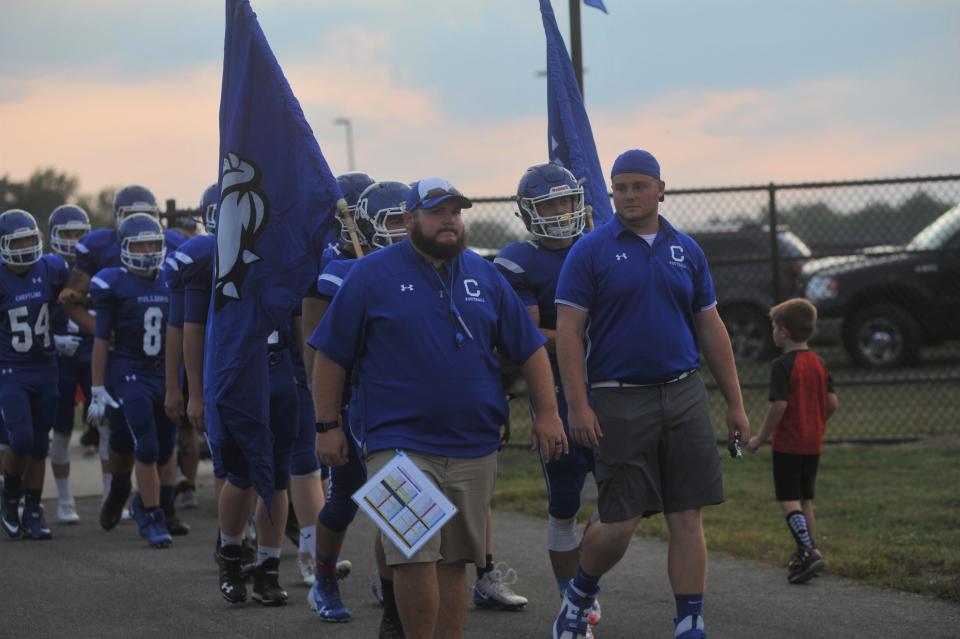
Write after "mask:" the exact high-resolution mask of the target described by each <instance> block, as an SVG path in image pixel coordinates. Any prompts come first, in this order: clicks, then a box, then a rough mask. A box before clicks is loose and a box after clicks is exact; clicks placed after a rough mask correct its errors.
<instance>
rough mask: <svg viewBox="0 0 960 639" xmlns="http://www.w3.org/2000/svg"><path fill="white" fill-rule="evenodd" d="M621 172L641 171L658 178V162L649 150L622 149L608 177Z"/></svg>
mask: <svg viewBox="0 0 960 639" xmlns="http://www.w3.org/2000/svg"><path fill="white" fill-rule="evenodd" d="M621 173H642V174H643V175H649V176H650V177H652V178H656V179H658V180H659V179H660V163H659V162H657V158H655V157H653V154H652V153H650V152H649V151H642V150H640V149H631V150H629V151H624V152H623V153H621V154H620V156H619V157H618V158H617V159H616V161H615V162H614V163H613V169H612V170H611V171H610V178H611V179H612V178H613V177H615V176H617V175H620V174H621Z"/></svg>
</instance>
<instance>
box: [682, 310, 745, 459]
mask: <svg viewBox="0 0 960 639" xmlns="http://www.w3.org/2000/svg"><path fill="white" fill-rule="evenodd" d="M693 320H694V324H695V325H696V328H697V335H698V336H699V338H700V350H702V351H703V357H704V359H706V360H707V365H708V366H709V367H710V372H712V373H713V378H714V379H715V380H716V381H717V386H719V387H720V392H721V393H723V398H724V400H726V402H727V435H728V436H729V437H730V439H731V440H733V439H734V437H735V433H737V432H739V433H740V439H741V440H742V441H749V439H750V420H749V419H747V414H746V412H745V411H744V409H743V395H742V394H741V393H740V378H739V376H738V375H737V366H736V363H735V362H734V360H733V347H732V346H731V345H730V335H729V333H727V327H726V326H724V325H723V320H721V319H720V314H719V313H718V312H717V307H716V306H713V307H711V308H709V309H707V310H705V311H701V312H699V313H695V314H694V316H693Z"/></svg>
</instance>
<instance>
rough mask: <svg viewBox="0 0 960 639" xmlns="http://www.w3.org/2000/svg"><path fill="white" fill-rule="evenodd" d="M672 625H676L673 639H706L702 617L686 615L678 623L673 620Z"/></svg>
mask: <svg viewBox="0 0 960 639" xmlns="http://www.w3.org/2000/svg"><path fill="white" fill-rule="evenodd" d="M673 623H674V624H675V625H676V630H675V631H674V638H675V639H707V633H706V631H704V629H703V617H701V616H700V615H687V616H686V617H684V618H683V619H681V620H680V621H679V622H678V621H677V620H676V619H674V620H673Z"/></svg>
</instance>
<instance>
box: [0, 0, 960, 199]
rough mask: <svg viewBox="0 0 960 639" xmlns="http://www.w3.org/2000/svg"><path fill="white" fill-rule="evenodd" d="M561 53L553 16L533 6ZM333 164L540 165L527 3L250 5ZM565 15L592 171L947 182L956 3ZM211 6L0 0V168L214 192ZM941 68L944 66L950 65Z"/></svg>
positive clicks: (623, 1)
mask: <svg viewBox="0 0 960 639" xmlns="http://www.w3.org/2000/svg"><path fill="white" fill-rule="evenodd" d="M553 4H554V10H555V12H556V14H557V20H558V23H559V25H560V29H561V32H562V33H563V35H564V38H565V39H567V41H568V43H569V25H568V11H567V5H568V3H567V2H566V1H565V0H553ZM252 5H253V8H254V10H255V11H256V12H257V14H258V16H259V19H260V24H261V26H262V28H263V30H264V32H265V34H266V36H267V39H268V40H269V42H270V43H271V46H272V48H273V50H274V53H275V54H276V57H277V59H278V60H279V62H280V65H281V66H282V67H283V69H284V72H285V74H286V76H287V79H288V80H289V82H290V85H291V87H292V89H293V92H294V94H295V95H296V96H297V98H298V99H299V100H300V103H301V105H302V107H303V110H304V113H305V115H306V117H307V121H308V122H309V123H310V125H311V126H312V128H313V130H314V133H315V134H316V137H317V140H318V142H319V143H320V147H321V149H322V151H323V153H324V155H325V157H326V158H327V161H328V162H329V164H330V166H331V168H332V169H333V171H334V173H340V172H343V171H346V170H347V168H348V167H347V152H346V142H345V138H346V136H345V132H346V131H345V127H343V126H342V125H337V124H335V123H334V120H335V119H337V118H342V117H346V118H349V119H350V121H351V123H352V127H353V133H354V144H355V156H356V164H357V166H356V168H357V169H360V170H364V171H366V172H368V173H370V175H372V176H373V177H374V178H376V179H385V180H387V179H389V180H401V181H411V180H414V179H417V178H420V177H424V176H428V175H443V176H445V177H447V178H449V179H450V180H451V181H452V182H453V183H454V184H456V185H457V186H458V188H460V190H461V191H463V192H464V193H466V194H467V195H470V196H476V197H480V196H496V195H509V194H512V193H514V192H515V190H516V184H517V181H518V180H519V178H520V176H521V174H522V173H523V171H524V170H525V169H526V167H528V166H530V165H531V164H535V163H538V162H543V161H545V160H546V154H547V134H546V118H547V116H546V80H545V79H544V78H542V77H538V76H537V71H539V70H542V69H545V66H546V64H545V55H546V53H545V42H544V35H543V27H542V23H541V19H540V12H539V4H538V1H537V0H443V1H442V2H440V1H439V0H252ZM606 6H607V9H608V10H609V12H610V13H609V15H605V14H603V13H602V12H600V11H598V10H596V9H592V8H590V7H587V6H585V5H584V6H583V7H582V9H581V16H582V23H583V43H584V44H583V48H584V66H585V67H586V69H587V71H586V76H585V90H584V93H585V99H586V104H587V110H588V113H589V116H590V120H591V123H592V126H593V132H594V137H595V138H596V141H597V146H598V151H599V154H600V162H601V165H602V166H603V168H604V171H605V172H606V171H609V168H610V166H611V165H612V163H613V160H614V158H615V157H616V156H617V154H619V153H620V152H621V151H623V150H625V149H629V148H645V149H648V150H650V151H651V152H653V153H654V154H655V155H656V156H657V158H658V159H659V160H660V163H661V166H662V175H663V178H664V179H665V180H666V181H667V184H668V188H670V187H674V188H684V187H697V186H716V185H723V186H727V185H742V184H758V183H766V182H771V181H774V182H799V181H812V180H843V179H860V178H874V177H901V176H915V175H929V174H947V173H958V172H960V108H958V106H960V74H958V73H957V64H958V61H960V38H958V37H957V34H958V33H960V2H956V0H808V1H807V2H802V3H801V2H791V3H787V2H770V1H769V0H726V1H725V2H718V1H714V0H672V1H670V2H659V3H654V2H650V1H648V0H606ZM223 26H224V3H223V2H222V1H220V0H165V1H164V2H142V1H140V0H3V20H2V21H0V59H2V60H3V61H4V62H3V65H2V67H0V175H7V176H9V177H10V178H11V179H13V180H22V179H25V178H26V177H27V176H29V175H30V173H32V172H33V171H34V170H35V169H37V168H40V167H48V166H49V167H54V168H56V169H58V170H60V171H65V172H67V173H70V174H73V175H76V176H78V177H79V179H80V191H81V192H82V193H96V192H97V191H99V190H100V189H103V188H105V187H109V186H121V185H124V184H128V183H141V184H144V185H146V186H148V187H149V188H150V189H152V190H153V191H154V193H155V194H156V195H157V197H158V199H161V200H162V199H167V198H175V199H177V201H178V204H179V203H181V202H182V203H184V205H192V204H193V203H194V202H195V201H199V198H200V194H201V192H202V191H203V189H204V188H205V187H206V186H207V185H208V184H210V183H211V182H214V181H216V177H217V175H216V171H217V168H218V166H219V162H218V159H217V157H216V156H217V148H218V135H219V133H218V109H219V100H220V79H221V71H222V62H223V60H222V58H223ZM951 69H952V70H951Z"/></svg>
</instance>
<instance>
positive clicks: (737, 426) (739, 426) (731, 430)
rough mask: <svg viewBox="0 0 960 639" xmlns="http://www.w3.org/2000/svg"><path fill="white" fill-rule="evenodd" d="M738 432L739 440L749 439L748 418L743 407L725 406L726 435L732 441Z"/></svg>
mask: <svg viewBox="0 0 960 639" xmlns="http://www.w3.org/2000/svg"><path fill="white" fill-rule="evenodd" d="M737 433H740V441H742V442H749V441H750V420H749V419H747V414H746V413H745V412H744V411H743V407H742V406H740V407H736V408H727V437H729V438H730V441H733V440H734V439H736V437H737Z"/></svg>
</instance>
